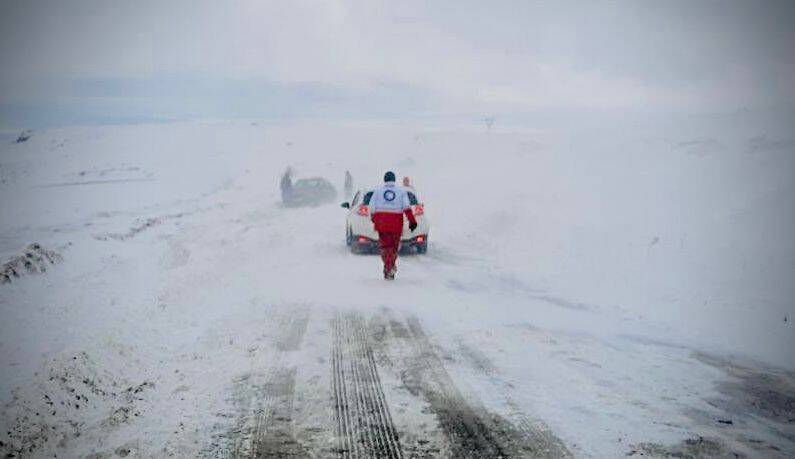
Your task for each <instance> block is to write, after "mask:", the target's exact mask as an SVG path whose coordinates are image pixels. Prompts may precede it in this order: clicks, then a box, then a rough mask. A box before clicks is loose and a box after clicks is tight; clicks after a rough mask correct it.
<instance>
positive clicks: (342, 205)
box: [340, 202, 351, 209]
mask: <svg viewBox="0 0 795 459" xmlns="http://www.w3.org/2000/svg"><path fill="white" fill-rule="evenodd" d="M340 207H342V208H343V209H350V208H351V205H350V204H349V203H347V202H343V203H342V204H340Z"/></svg>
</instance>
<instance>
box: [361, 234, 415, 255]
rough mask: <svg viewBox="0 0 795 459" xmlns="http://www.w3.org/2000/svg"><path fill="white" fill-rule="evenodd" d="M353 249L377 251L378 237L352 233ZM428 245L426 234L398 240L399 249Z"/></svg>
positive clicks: (404, 249)
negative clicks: (373, 237)
mask: <svg viewBox="0 0 795 459" xmlns="http://www.w3.org/2000/svg"><path fill="white" fill-rule="evenodd" d="M351 244H352V246H353V249H354V250H355V251H357V252H378V239H372V238H369V237H367V236H360V235H354V236H353V241H351ZM427 245H428V235H427V234H418V235H417V236H414V237H412V238H409V239H401V240H400V251H401V252H403V251H406V250H408V249H424V248H425V247H426V246H427Z"/></svg>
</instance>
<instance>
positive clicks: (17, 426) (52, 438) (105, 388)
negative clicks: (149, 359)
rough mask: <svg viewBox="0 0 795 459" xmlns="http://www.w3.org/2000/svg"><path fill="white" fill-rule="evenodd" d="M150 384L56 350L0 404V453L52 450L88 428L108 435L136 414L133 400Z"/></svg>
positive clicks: (15, 454) (37, 453)
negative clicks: (128, 379) (28, 381)
mask: <svg viewBox="0 0 795 459" xmlns="http://www.w3.org/2000/svg"><path fill="white" fill-rule="evenodd" d="M153 385H154V384H153V383H151V382H149V381H144V382H142V383H140V384H136V385H130V384H129V383H127V382H126V381H125V380H124V379H123V378H121V377H120V376H119V375H117V374H114V373H111V372H109V371H106V370H104V369H102V368H101V367H100V366H99V365H97V364H96V362H95V361H94V359H92V357H91V356H90V355H89V354H87V353H85V352H80V353H77V354H75V355H61V356H58V357H56V358H54V359H52V360H51V361H49V362H48V363H47V366H46V367H45V369H44V370H43V371H42V372H40V373H39V376H38V377H37V378H36V380H35V382H34V383H33V384H30V385H28V386H25V387H18V388H15V389H14V390H13V391H12V399H11V401H10V402H8V403H7V404H6V405H4V406H2V407H1V408H0V426H2V432H0V457H26V456H28V455H31V456H45V455H52V454H57V452H58V451H59V450H60V449H61V448H62V447H64V446H65V445H67V444H69V443H72V442H75V441H84V440H83V438H85V436H86V435H85V434H86V433H87V432H95V433H97V434H98V435H103V436H104V435H107V434H109V433H110V432H111V431H113V430H115V429H116V428H118V427H119V426H121V425H122V424H126V423H129V422H132V421H133V420H134V419H136V418H138V417H139V416H140V415H141V408H140V406H139V404H138V401H139V400H141V399H142V398H143V397H144V396H145V392H146V391H148V390H149V389H150V388H151V387H153ZM81 437H82V438H81Z"/></svg>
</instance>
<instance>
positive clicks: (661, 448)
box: [627, 437, 745, 459]
mask: <svg viewBox="0 0 795 459" xmlns="http://www.w3.org/2000/svg"><path fill="white" fill-rule="evenodd" d="M627 456H643V457H653V458H672V457H675V458H683V459H699V458H712V459H723V458H726V459H729V458H731V459H737V458H740V457H745V456H744V455H742V454H740V453H736V452H734V451H731V450H729V449H727V448H726V447H725V446H723V445H722V443H721V442H720V441H717V440H711V439H707V438H703V437H698V438H689V439H687V440H685V441H683V442H681V443H677V444H675V445H670V446H665V445H661V444H659V443H638V444H637V445H632V447H631V449H630V451H629V452H628V453H627Z"/></svg>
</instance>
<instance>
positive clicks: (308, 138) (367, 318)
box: [0, 114, 795, 458]
mask: <svg viewBox="0 0 795 459" xmlns="http://www.w3.org/2000/svg"><path fill="white" fill-rule="evenodd" d="M550 124H551V123H550ZM778 124H780V127H779V128H777V127H776V123H767V122H766V123H762V122H755V121H754V120H753V119H750V116H749V117H748V118H747V119H746V118H744V115H743V114H738V115H737V116H735V117H728V118H723V119H720V120H715V119H712V120H703V119H699V120H690V121H684V122H680V123H677V124H672V123H671V124H666V125H663V124H660V123H652V122H641V121H635V120H623V121H621V122H611V123H609V124H608V123H604V125H601V124H599V123H597V122H592V123H585V124H582V125H578V126H576V127H573V126H571V127H566V128H562V127H560V126H556V127H554V128H552V127H547V126H546V125H543V124H542V125H540V127H539V128H538V129H535V130H529V129H511V128H508V127H500V126H499V124H498V125H497V126H495V127H494V128H493V129H492V130H491V131H487V130H486V129H485V128H484V127H483V126H477V125H472V126H466V125H457V126H446V127H432V126H422V125H419V124H418V125H406V124H398V125H390V124H389V123H386V122H384V123H380V124H379V123H369V124H366V123H353V122H351V123H342V122H340V123H336V124H331V123H320V122H314V123H312V122H303V123H295V124H272V123H267V122H250V121H239V122H221V121H219V122H204V123H198V122H196V123H181V124H180V123H175V124H157V125H132V126H111V127H80V128H62V129H51V130H39V131H34V132H33V135H32V137H31V138H30V139H29V140H28V141H26V142H24V143H13V140H12V139H4V141H3V142H4V143H3V144H2V146H0V190H1V193H2V207H0V255H2V262H3V263H5V262H7V261H9V260H12V259H13V258H14V257H18V256H20V255H21V254H23V251H24V250H25V247H26V246H28V244H31V243H38V244H40V245H41V247H42V249H44V250H48V251H52V252H53V253H54V254H55V255H57V256H55V255H54V256H53V261H54V262H52V263H51V262H49V261H48V262H46V263H44V262H42V263H41V264H40V265H39V264H37V265H36V266H43V267H44V268H46V271H45V272H42V273H28V272H27V271H26V270H22V271H21V272H20V277H19V278H16V277H14V276H11V278H10V282H7V283H4V284H2V285H0V424H2V425H0V427H2V429H0V442H2V443H0V456H2V457H17V456H22V457H53V456H54V455H57V457H93V458H108V457H117V456H128V457H167V456H172V457H207V458H209V457H248V456H251V457H284V456H287V457H337V454H338V453H339V452H340V451H341V450H344V451H347V452H356V451H358V452H359V453H360V454H362V455H364V457H368V454H370V455H372V456H375V457H437V456H442V457H497V456H500V455H502V456H508V457H561V456H568V455H573V456H575V457H622V456H625V455H629V456H633V455H635V456H641V455H644V456H659V457H666V455H676V454H679V455H680V456H677V457H691V456H694V457H702V456H703V457H735V454H737V455H740V456H745V457H793V456H794V455H795V356H794V355H793V350H795V326H794V325H793V323H792V321H793V320H795V314H793V313H794V312H795V302H793V298H795V286H793V280H794V279H795V242H794V241H793V238H792V234H793V233H795V232H794V231H793V230H795V228H794V227H793V222H795V206H793V196H795V138H794V137H793V131H792V129H791V125H790V126H788V125H787V124H788V123H785V122H781V123H778ZM608 125H609V126H610V128H606V127H605V126H608ZM287 166H292V167H294V168H295V170H296V172H297V176H298V177H309V176H315V175H320V176H324V177H326V178H328V179H329V180H331V181H332V182H333V183H334V184H335V185H336V186H337V187H338V190H339V191H340V198H339V199H338V201H340V202H341V201H342V200H343V199H342V196H341V194H342V193H341V191H342V180H343V174H344V171H345V170H346V169H349V170H350V171H351V172H352V174H353V177H354V181H355V184H356V186H369V185H375V184H377V183H379V181H380V177H382V175H383V172H384V171H385V170H387V169H392V170H395V172H396V173H397V174H398V176H399V177H400V176H403V175H409V176H411V177H412V178H413V180H414V182H415V185H416V187H417V190H418V192H419V194H420V196H421V198H422V200H423V201H424V202H425V204H426V207H425V208H426V212H427V214H428V216H429V218H430V220H431V224H432V227H431V233H430V247H429V251H428V254H427V255H424V256H417V255H414V256H406V257H401V258H400V259H399V260H398V266H399V271H398V274H397V279H396V280H395V281H394V282H393V283H387V282H385V281H384V280H383V279H381V275H380V266H379V263H380V260H379V259H378V257H375V256H360V255H352V254H350V253H349V252H348V250H347V248H346V246H345V243H344V218H345V210H344V209H341V208H340V207H339V206H338V205H336V204H335V205H326V206H321V207H317V208H299V209H287V208H283V207H282V206H281V203H280V197H279V188H278V180H279V177H280V175H281V173H282V172H283V171H284V169H285V168H286V167H287ZM35 269H36V270H38V269H39V268H35ZM373 413H376V414H373ZM688 455H690V456H688Z"/></svg>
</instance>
